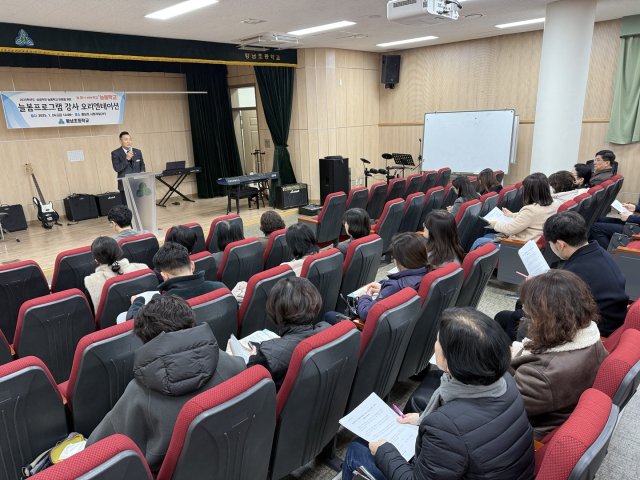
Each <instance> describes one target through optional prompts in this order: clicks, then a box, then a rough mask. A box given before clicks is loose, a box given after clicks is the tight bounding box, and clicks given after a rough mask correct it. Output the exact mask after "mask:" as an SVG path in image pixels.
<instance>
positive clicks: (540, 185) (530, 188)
mask: <svg viewBox="0 0 640 480" xmlns="http://www.w3.org/2000/svg"><path fill="white" fill-rule="evenodd" d="M522 187H523V189H522V204H523V205H533V204H534V203H537V204H538V205H540V206H541V207H547V206H549V205H551V204H552V203H553V197H551V189H550V187H549V180H548V179H547V176H546V175H545V174H544V173H540V172H538V173H532V174H531V175H528V176H527V177H526V178H525V179H524V180H523V181H522Z"/></svg>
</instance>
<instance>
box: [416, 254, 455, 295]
mask: <svg viewBox="0 0 640 480" xmlns="http://www.w3.org/2000/svg"><path fill="white" fill-rule="evenodd" d="M459 268H460V265H458V264H457V263H454V262H451V263H447V264H446V265H445V266H444V267H441V268H438V269H437V270H434V271H432V272H429V273H427V274H426V275H425V276H424V278H423V279H422V281H421V282H420V288H419V289H418V295H420V298H421V299H422V303H423V304H424V302H425V300H426V299H427V295H428V294H429V290H430V289H431V285H432V284H433V282H435V281H436V280H437V279H439V278H442V277H446V276H447V275H449V274H450V273H453V272H455V271H456V270H457V269H459Z"/></svg>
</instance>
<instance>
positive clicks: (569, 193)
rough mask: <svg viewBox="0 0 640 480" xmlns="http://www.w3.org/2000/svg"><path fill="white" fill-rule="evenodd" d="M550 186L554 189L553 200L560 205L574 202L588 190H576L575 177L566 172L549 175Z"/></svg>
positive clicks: (552, 192) (561, 171)
mask: <svg viewBox="0 0 640 480" xmlns="http://www.w3.org/2000/svg"><path fill="white" fill-rule="evenodd" d="M549 186H550V187H551V189H552V190H551V198H553V199H554V200H555V201H556V202H558V203H559V205H562V204H563V203H564V202H568V201H569V200H573V199H574V198H576V197H577V196H578V195H580V194H582V193H585V192H586V191H587V190H588V189H587V188H576V184H575V179H574V178H573V175H571V172H568V171H566V170H560V171H559V172H556V173H552V174H551V175H549Z"/></svg>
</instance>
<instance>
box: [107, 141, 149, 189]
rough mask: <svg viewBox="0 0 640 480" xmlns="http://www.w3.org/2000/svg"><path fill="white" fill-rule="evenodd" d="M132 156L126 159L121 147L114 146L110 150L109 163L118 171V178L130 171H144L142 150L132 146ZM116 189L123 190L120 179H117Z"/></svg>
mask: <svg viewBox="0 0 640 480" xmlns="http://www.w3.org/2000/svg"><path fill="white" fill-rule="evenodd" d="M131 150H132V151H133V157H131V160H127V154H126V153H125V152H124V149H123V148H122V147H120V148H116V149H115V150H114V151H113V152H111V164H112V165H113V169H114V170H115V171H116V172H118V178H123V177H124V176H125V175H129V174H130V173H141V172H145V171H146V167H145V166H144V159H143V158H142V152H141V151H140V150H138V149H137V148H132V149H131ZM118 190H120V191H121V192H122V191H124V186H123V185H122V180H118Z"/></svg>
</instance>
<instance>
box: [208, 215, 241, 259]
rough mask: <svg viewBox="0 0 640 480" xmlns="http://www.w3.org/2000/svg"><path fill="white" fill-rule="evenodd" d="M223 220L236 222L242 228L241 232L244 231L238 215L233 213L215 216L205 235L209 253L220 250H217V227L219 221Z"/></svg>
mask: <svg viewBox="0 0 640 480" xmlns="http://www.w3.org/2000/svg"><path fill="white" fill-rule="evenodd" d="M223 221H227V222H229V223H237V224H238V225H239V226H240V228H241V229H242V232H243V233H244V225H243V224H242V218H240V215H236V214H235V213H234V214H233V215H225V216H223V217H218V218H215V219H214V220H213V221H212V222H211V226H210V227H209V235H208V236H207V243H206V246H207V250H208V251H209V252H211V253H216V252H219V251H220V250H218V228H219V224H220V222H223Z"/></svg>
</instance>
